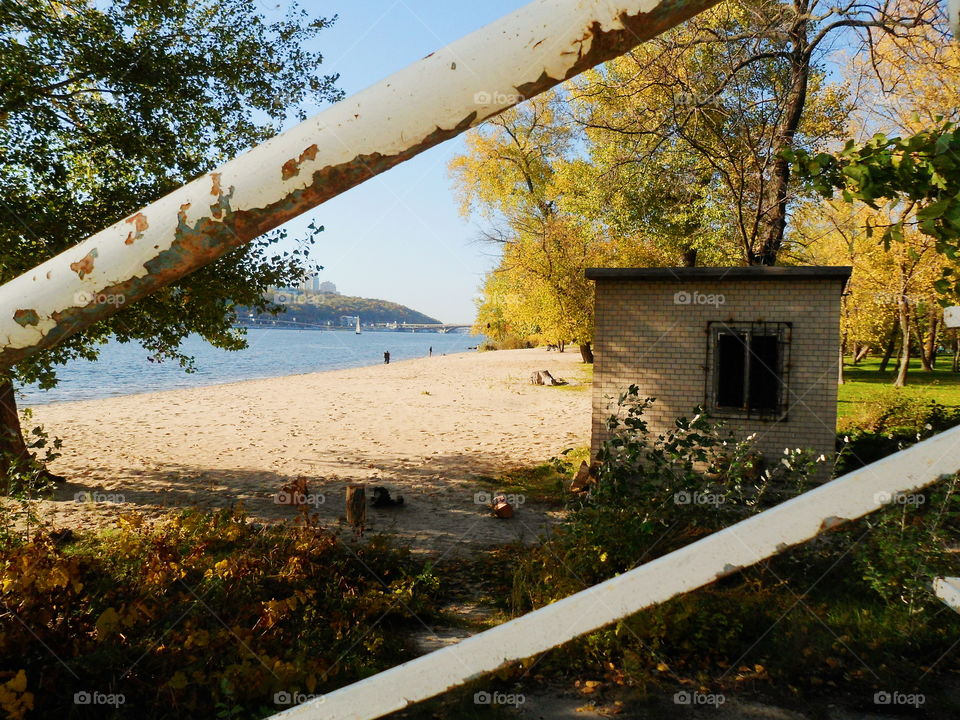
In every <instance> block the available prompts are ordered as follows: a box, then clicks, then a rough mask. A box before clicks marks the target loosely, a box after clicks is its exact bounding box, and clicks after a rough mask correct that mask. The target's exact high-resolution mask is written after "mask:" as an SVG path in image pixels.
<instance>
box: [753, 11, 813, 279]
mask: <svg viewBox="0 0 960 720" xmlns="http://www.w3.org/2000/svg"><path fill="white" fill-rule="evenodd" d="M808 18H809V15H805V14H800V15H799V16H798V17H797V20H796V21H795V22H794V23H793V25H792V27H791V28H790V29H789V31H788V32H787V35H788V37H789V39H790V41H791V42H792V45H793V49H792V50H791V51H790V54H789V62H790V89H789V91H788V94H787V99H786V104H785V107H784V112H783V115H782V120H781V121H780V126H779V127H778V128H777V137H776V139H775V141H774V146H773V151H774V157H775V158H776V159H775V160H774V162H773V167H772V169H771V172H770V179H769V180H768V182H767V188H766V192H764V194H763V197H762V198H761V205H760V207H759V208H758V209H757V212H758V213H759V216H760V219H761V221H760V227H759V237H758V238H757V240H758V243H756V244H755V245H754V247H756V248H757V250H756V251H755V252H753V253H752V254H753V256H754V257H752V258H750V263H751V264H759V265H776V263H777V256H778V255H779V254H780V248H781V247H782V246H783V234H784V231H785V229H786V227H787V204H788V202H789V199H790V196H789V191H790V162H789V161H788V160H786V159H785V158H784V157H783V154H782V153H783V151H784V150H789V149H791V148H792V147H793V143H794V138H795V137H796V134H797V129H798V128H799V127H800V120H801V118H802V117H803V109H804V107H805V106H806V104H807V85H808V83H809V80H810V56H809V54H808V39H807V31H808V28H809V19H808Z"/></svg>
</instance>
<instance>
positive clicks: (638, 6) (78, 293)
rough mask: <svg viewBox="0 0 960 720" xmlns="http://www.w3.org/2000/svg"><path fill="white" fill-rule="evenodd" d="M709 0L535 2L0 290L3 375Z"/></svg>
mask: <svg viewBox="0 0 960 720" xmlns="http://www.w3.org/2000/svg"><path fill="white" fill-rule="evenodd" d="M716 2H718V0H535V2H532V3H530V4H529V5H527V6H525V7H523V8H521V9H520V10H517V11H516V12H514V13H512V14H511V15H508V16H506V17H504V18H502V19H501V20H498V21H497V22H495V23H493V24H491V25H488V26H487V27H485V28H482V29H480V30H478V31H476V32H474V33H472V34H471V35H468V36H467V37H465V38H463V39H461V40H458V41H457V42H455V43H453V44H452V45H449V46H447V47H446V48H444V49H442V50H440V51H438V52H436V53H433V54H431V55H429V56H427V57H425V58H424V59H422V60H420V61H418V62H416V63H414V64H413V65H411V66H409V67H407V68H406V69H404V70H401V71H400V72H398V73H396V74H394V75H392V76H390V77H388V78H387V79H386V80H383V81H381V82H379V83H378V84H376V85H374V86H372V87H370V88H368V89H366V90H364V91H362V92H360V93H358V94H357V95H354V96H352V97H350V98H348V99H347V100H344V101H343V102H340V103H338V104H336V105H334V106H333V107H331V108H330V109H328V110H326V111H324V112H322V113H320V114H319V115H317V116H316V117H314V118H312V119H310V120H307V121H305V122H303V123H301V124H300V125H298V126H296V127H294V128H291V129H290V130H288V131H287V132H285V133H283V134H281V135H278V136H277V137H275V138H273V139H271V140H268V141H267V142H265V143H263V144H262V145H259V146H258V147H256V148H254V149H253V150H251V151H249V152H247V153H246V154H244V155H241V156H240V157H238V158H236V159H234V160H231V161H230V162H228V163H227V164H226V165H224V166H223V167H221V168H219V169H218V170H217V171H216V172H212V173H209V174H208V175H204V176H202V177H200V178H198V179H196V180H194V181H193V182H191V183H189V184H187V185H185V186H183V187H181V188H180V189H178V190H175V191H174V192H172V193H170V194H169V195H167V196H166V197H164V198H161V199H160V200H157V201H156V202H154V203H152V204H151V205H148V206H147V207H145V208H143V209H142V210H141V211H140V212H137V213H135V214H133V215H131V216H130V217H128V218H125V219H123V220H121V221H120V222H118V223H116V224H114V225H113V226H111V227H109V228H107V229H105V230H103V231H101V232H99V233H97V234H96V235H93V236H92V237H90V238H88V239H87V240H85V241H83V242H82V243H80V244H79V245H77V246H75V247H73V248H71V249H70V250H67V251H66V252H64V253H62V254H60V255H58V256H57V257H55V258H52V259H50V260H49V261H47V262H45V263H43V264H42V265H40V266H39V267H36V268H34V269H33V270H31V271H30V272H27V273H25V274H23V275H21V276H20V277H18V278H15V279H14V280H12V281H11V282H8V283H7V284H6V285H4V286H3V287H0V370H2V369H3V368H8V367H10V366H12V365H13V364H15V363H17V362H18V361H20V360H22V359H23V358H25V357H28V356H29V355H31V354H33V353H35V352H37V351H38V350H40V349H42V348H45V347H50V346H52V345H55V344H56V343H57V342H59V341H60V340H62V339H63V338H65V337H68V336H69V335H71V334H73V333H75V332H77V331H79V330H82V329H83V328H85V327H87V326H88V325H90V324H92V323H94V322H96V321H98V320H102V319H103V318H105V317H108V316H109V315H111V314H113V313H115V312H117V311H118V309H120V308H122V307H124V306H125V305H126V304H128V303H131V302H135V301H136V300H138V299H140V298H142V297H144V296H145V295H148V294H149V293H151V292H153V291H155V290H157V289H158V288H161V287H163V286H165V285H168V284H169V283H171V282H173V281H175V280H177V279H178V278H180V277H183V276H184V275H186V274H188V273H190V272H192V271H193V270H196V269H197V268H199V267H202V266H203V265H206V264H208V263H210V262H213V261H214V260H216V259H217V258H218V257H220V256H221V255H223V254H224V253H226V252H228V251H230V250H232V249H233V248H235V247H238V246H240V245H242V244H244V243H246V242H249V241H250V240H252V239H253V238H255V237H258V236H259V235H261V234H263V233H264V232H266V231H267V230H270V229H272V228H274V227H276V226H278V225H280V224H282V223H284V222H286V221H287V220H289V219H290V218H292V217H295V216H296V215H299V214H300V213H303V212H305V211H306V210H308V209H310V208H312V207H315V206H316V205H319V204H320V203H322V202H324V201H325V200H328V199H329V198H331V197H333V196H335V195H337V194H339V193H341V192H343V191H344V190H347V189H348V188H350V187H353V186H354V185H357V184H359V183H361V182H363V181H364V180H367V179H368V178H370V177H373V176H374V175H376V174H377V173H380V172H383V171H384V170H387V169H389V168H390V167H393V166H394V165H396V164H398V163H401V162H403V161H404V160H407V159H409V158H410V157H413V156H414V155H416V154H417V153H420V152H422V151H423V150H426V149H427V148H429V147H432V146H434V145H436V144H438V143H440V142H443V141H444V140H447V139H449V138H452V137H455V136H456V135H458V134H459V133H461V132H463V131H464V130H466V129H467V128H469V127H471V126H473V125H476V124H478V123H480V122H481V121H483V120H484V119H486V118H488V117H490V116H492V115H495V114H497V113H499V112H502V111H503V110H505V109H506V108H509V107H511V106H513V105H515V104H516V103H518V102H521V101H522V100H524V99H525V98H529V97H533V96H534V95H537V94H539V93H541V92H543V91H544V90H547V89H549V88H551V87H553V86H554V85H556V84H558V83H560V82H562V81H563V80H565V79H567V78H570V77H572V76H574V75H576V74H578V73H580V72H582V71H583V70H586V69H588V68H590V67H593V66H595V65H597V64H599V63H601V62H603V61H605V60H609V59H611V58H613V57H616V56H618V55H621V54H622V53H624V52H626V51H627V50H629V49H630V48H632V47H634V46H635V45H637V44H638V43H640V42H642V41H644V40H647V39H649V38H651V37H653V36H655V35H657V34H659V33H661V32H663V31H664V30H666V29H668V28H670V27H673V26H674V25H677V24H678V23H680V22H682V21H683V20H685V19H687V18H689V17H691V16H692V15H695V14H697V13H698V12H701V11H702V10H704V9H706V8H708V7H710V6H712V5H714V4H716ZM370 212H377V209H376V208H371V209H370Z"/></svg>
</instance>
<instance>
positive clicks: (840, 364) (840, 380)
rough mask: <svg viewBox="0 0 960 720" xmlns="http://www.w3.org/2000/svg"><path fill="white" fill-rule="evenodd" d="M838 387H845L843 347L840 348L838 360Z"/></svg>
mask: <svg viewBox="0 0 960 720" xmlns="http://www.w3.org/2000/svg"><path fill="white" fill-rule="evenodd" d="M837 385H843V345H841V346H840V352H839V357H838V358H837Z"/></svg>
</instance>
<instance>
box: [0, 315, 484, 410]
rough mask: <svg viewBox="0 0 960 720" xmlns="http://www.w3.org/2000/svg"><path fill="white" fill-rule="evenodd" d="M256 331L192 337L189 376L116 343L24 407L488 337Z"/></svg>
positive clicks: (323, 367) (351, 364)
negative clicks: (222, 337) (243, 336)
mask: <svg viewBox="0 0 960 720" xmlns="http://www.w3.org/2000/svg"><path fill="white" fill-rule="evenodd" d="M264 330H265V328H249V329H248V334H247V343H248V347H247V348H246V349H244V350H240V351H238V352H231V351H227V350H221V349H218V348H214V347H213V346H211V345H209V344H208V343H206V342H205V341H204V340H202V338H199V337H196V336H191V338H189V339H188V340H187V341H186V342H185V343H184V345H183V346H182V348H181V349H182V351H183V352H184V353H185V354H186V355H188V356H191V357H193V358H195V361H196V362H195V367H196V371H195V372H193V373H186V372H184V370H183V369H182V368H181V367H180V365H179V363H177V362H176V361H175V360H168V361H165V362H154V361H151V360H150V355H151V353H150V351H149V350H146V349H144V348H143V347H141V346H140V345H136V344H132V343H128V344H123V343H117V342H111V343H110V344H109V345H108V346H106V347H105V348H104V350H103V352H102V353H101V357H100V359H99V360H97V361H94V362H90V361H84V360H78V361H73V362H71V363H70V364H68V365H67V366H65V367H63V368H58V370H57V375H58V377H59V379H60V382H59V383H58V384H57V385H56V386H55V387H53V388H51V389H50V390H41V389H40V388H39V387H37V386H36V385H32V386H27V387H24V388H19V390H20V395H19V405H20V406H21V407H42V406H45V405H51V404H58V403H64V402H83V401H87V400H97V399H106V398H113V397H122V396H127V395H142V394H145V393H153V392H165V391H173V390H188V389H191V388H198V387H209V386H214V385H230V384H234V383H238V382H244V381H251V380H265V379H269V378H276V377H293V376H299V375H308V374H312V373H317V372H322V373H326V372H332V371H336V370H345V369H351V368H359V367H368V366H375V365H381V364H383V354H384V352H389V353H390V355H391V364H395V363H400V362H403V361H406V360H410V359H415V358H421V357H423V358H426V357H428V356H429V355H430V353H431V351H432V353H433V355H434V356H440V355H444V354H447V355H454V354H461V353H469V352H476V349H475V348H476V347H477V346H478V345H479V344H482V343H483V342H484V337H483V336H471V335H467V334H464V333H422V332H417V333H411V332H381V331H376V332H373V331H370V332H364V333H361V334H360V335H356V334H355V333H354V332H353V331H350V330H349V329H347V330H346V331H338V332H317V331H316V330H313V331H309V332H308V331H307V329H303V331H301V330H299V329H297V328H284V327H276V328H270V330H271V332H265V331H264Z"/></svg>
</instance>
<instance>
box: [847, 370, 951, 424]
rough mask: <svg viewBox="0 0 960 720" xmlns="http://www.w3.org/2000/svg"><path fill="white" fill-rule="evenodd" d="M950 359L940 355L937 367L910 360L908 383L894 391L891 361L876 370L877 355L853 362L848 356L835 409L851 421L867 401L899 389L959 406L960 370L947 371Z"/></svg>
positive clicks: (912, 395)
mask: <svg viewBox="0 0 960 720" xmlns="http://www.w3.org/2000/svg"><path fill="white" fill-rule="evenodd" d="M950 365H951V358H950V357H948V356H941V357H940V359H939V360H938V362H937V367H936V369H934V370H932V371H924V370H921V369H920V361H919V360H911V361H910V370H909V372H908V373H907V386H906V387H905V388H902V389H900V390H895V389H894V388H893V387H892V385H893V379H894V377H895V375H894V371H893V368H894V363H893V361H891V362H890V364H889V366H888V370H887V371H886V372H884V373H881V372H879V371H878V370H879V368H880V358H868V359H866V360H863V361H861V362H860V363H859V364H857V365H852V364H851V363H850V359H849V358H847V359H846V360H845V361H844V365H843V377H844V380H845V382H844V384H843V385H841V386H840V388H839V397H838V407H837V412H838V416H839V418H840V420H854V419H855V418H856V417H857V416H858V415H859V414H860V413H861V412H862V409H863V407H864V405H865V404H866V403H869V402H871V401H875V400H878V399H880V398H882V397H883V396H884V395H885V394H887V393H890V392H894V391H896V392H902V393H905V394H907V395H909V396H911V397H916V398H920V399H923V400H936V401H937V402H938V403H940V404H941V405H945V406H947V407H960V373H954V372H951V371H950Z"/></svg>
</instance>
